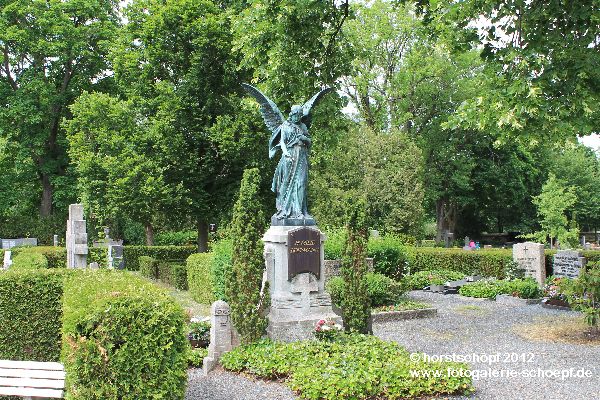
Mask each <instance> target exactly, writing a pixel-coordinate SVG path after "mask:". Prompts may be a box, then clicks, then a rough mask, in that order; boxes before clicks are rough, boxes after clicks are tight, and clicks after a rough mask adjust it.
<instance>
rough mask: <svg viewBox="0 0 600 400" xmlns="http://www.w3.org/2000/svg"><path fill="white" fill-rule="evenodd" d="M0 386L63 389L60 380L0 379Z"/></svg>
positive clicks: (62, 381) (63, 385)
mask: <svg viewBox="0 0 600 400" xmlns="http://www.w3.org/2000/svg"><path fill="white" fill-rule="evenodd" d="M0 386H11V387H30V388H41V389H43V388H46V389H63V388H64V387H65V381H64V380H62V379H31V378H0Z"/></svg>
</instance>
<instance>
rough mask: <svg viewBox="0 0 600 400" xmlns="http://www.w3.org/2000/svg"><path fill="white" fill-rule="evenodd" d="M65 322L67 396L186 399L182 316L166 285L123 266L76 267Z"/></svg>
mask: <svg viewBox="0 0 600 400" xmlns="http://www.w3.org/2000/svg"><path fill="white" fill-rule="evenodd" d="M63 321H64V323H63V332H64V340H63V360H64V362H65V369H66V371H67V381H66V388H67V392H68V396H67V398H68V399H73V400H83V399H85V400H134V399H136V400H137V399H175V400H180V399H183V398H184V393H185V385H186V379H187V374H186V367H187V355H188V354H187V340H186V337H185V328H184V326H185V316H184V312H183V310H182V309H181V307H180V306H179V305H178V304H176V303H175V302H174V301H173V300H172V299H171V298H170V297H169V295H168V294H167V293H166V292H165V291H163V290H161V289H159V288H158V287H156V286H155V285H153V284H152V283H150V282H148V281H147V280H145V279H143V278H141V277H139V276H136V275H134V274H131V273H128V272H122V271H110V270H99V271H77V272H76V273H73V274H69V275H68V279H66V281H65V297H64V319H63Z"/></svg>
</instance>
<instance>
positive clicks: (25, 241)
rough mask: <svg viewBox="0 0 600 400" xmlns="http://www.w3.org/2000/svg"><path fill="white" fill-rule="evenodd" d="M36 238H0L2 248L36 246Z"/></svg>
mask: <svg viewBox="0 0 600 400" xmlns="http://www.w3.org/2000/svg"><path fill="white" fill-rule="evenodd" d="M37 244H38V240H37V238H19V239H2V248H3V249H5V250H8V249H12V248H13V247H17V246H37Z"/></svg>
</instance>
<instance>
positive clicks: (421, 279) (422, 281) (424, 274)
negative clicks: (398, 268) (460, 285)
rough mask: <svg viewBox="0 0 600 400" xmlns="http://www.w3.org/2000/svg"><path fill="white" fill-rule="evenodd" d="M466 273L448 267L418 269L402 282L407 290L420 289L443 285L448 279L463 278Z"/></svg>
mask: <svg viewBox="0 0 600 400" xmlns="http://www.w3.org/2000/svg"><path fill="white" fill-rule="evenodd" d="M464 277H465V274H464V273H462V272H458V271H451V270H448V269H435V270H424V271H418V272H415V273H414V274H410V275H406V276H404V277H403V278H402V284H403V286H404V287H405V288H406V289H407V290H420V289H423V288H424V287H426V286H429V285H443V284H444V283H446V282H448V281H457V280H460V279H463V278H464Z"/></svg>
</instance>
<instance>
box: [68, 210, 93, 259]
mask: <svg viewBox="0 0 600 400" xmlns="http://www.w3.org/2000/svg"><path fill="white" fill-rule="evenodd" d="M87 242H88V237H87V232H86V227H85V220H84V219H83V205H82V204H71V205H70V206H69V220H68V221H67V235H66V240H65V243H66V245H67V268H85V267H87V254H88V245H87Z"/></svg>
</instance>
